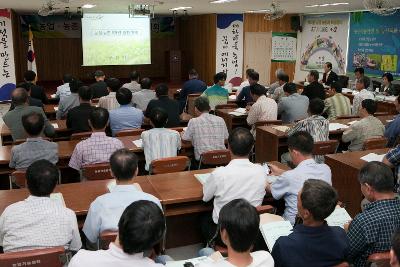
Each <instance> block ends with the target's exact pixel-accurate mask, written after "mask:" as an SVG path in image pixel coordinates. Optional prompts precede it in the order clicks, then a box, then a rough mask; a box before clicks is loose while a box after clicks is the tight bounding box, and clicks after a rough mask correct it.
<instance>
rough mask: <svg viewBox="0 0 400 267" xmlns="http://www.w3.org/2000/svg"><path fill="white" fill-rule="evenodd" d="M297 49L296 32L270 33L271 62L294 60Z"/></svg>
mask: <svg viewBox="0 0 400 267" xmlns="http://www.w3.org/2000/svg"><path fill="white" fill-rule="evenodd" d="M296 50H297V33H295V32H273V33H272V55H271V60H272V62H295V61H296Z"/></svg>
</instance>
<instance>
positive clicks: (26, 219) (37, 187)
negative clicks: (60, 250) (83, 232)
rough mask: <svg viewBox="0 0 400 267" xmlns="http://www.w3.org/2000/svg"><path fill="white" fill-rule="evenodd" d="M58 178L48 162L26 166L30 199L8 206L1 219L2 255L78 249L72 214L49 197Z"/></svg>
mask: <svg viewBox="0 0 400 267" xmlns="http://www.w3.org/2000/svg"><path fill="white" fill-rule="evenodd" d="M58 178H59V171H58V169H57V167H56V166H55V165H53V164H52V163H50V162H49V161H47V160H38V161H36V162H34V163H32V164H31V165H30V166H29V168H28V169H27V171H26V179H27V184H28V190H29V193H30V195H29V197H28V198H26V199H25V200H23V201H19V202H16V203H14V204H11V205H10V206H8V207H7V208H6V209H5V210H4V212H3V214H2V215H1V216H0V246H2V247H3V250H4V252H15V251H22V250H32V249H39V248H48V247H57V246H63V247H64V248H65V249H66V250H72V251H77V250H79V249H80V248H81V246H82V243H81V237H80V236H79V229H78V222H77V220H76V215H75V213H74V212H73V211H72V210H70V209H68V208H66V207H65V206H64V205H63V204H62V203H61V202H60V201H59V200H56V199H52V198H50V194H51V193H52V192H53V190H54V188H55V187H56V184H57V181H58ZM0 265H1V264H0Z"/></svg>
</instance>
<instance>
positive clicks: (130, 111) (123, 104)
mask: <svg viewBox="0 0 400 267" xmlns="http://www.w3.org/2000/svg"><path fill="white" fill-rule="evenodd" d="M116 99H117V101H118V103H119V105H120V107H118V108H116V109H113V110H111V111H110V128H111V131H112V135H113V136H115V135H116V133H118V132H120V131H122V130H128V129H132V128H137V129H140V127H141V126H142V124H143V117H144V116H143V112H142V111H141V110H140V109H137V108H134V107H132V105H131V101H132V92H131V91H130V90H129V89H127V88H120V89H119V90H118V91H117V93H116Z"/></svg>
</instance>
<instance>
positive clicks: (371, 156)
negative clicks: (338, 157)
mask: <svg viewBox="0 0 400 267" xmlns="http://www.w3.org/2000/svg"><path fill="white" fill-rule="evenodd" d="M384 157H385V154H382V155H378V154H376V153H369V154H367V155H365V156H364V157H361V158H360V159H362V160H364V161H366V162H371V161H379V162H382V160H383V158H384Z"/></svg>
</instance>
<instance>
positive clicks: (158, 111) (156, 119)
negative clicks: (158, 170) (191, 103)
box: [141, 108, 182, 171]
mask: <svg viewBox="0 0 400 267" xmlns="http://www.w3.org/2000/svg"><path fill="white" fill-rule="evenodd" d="M167 121H168V113H167V112H166V111H165V110H164V109H162V108H153V109H152V111H151V113H150V123H151V125H152V126H153V127H154V128H153V129H151V130H148V131H144V132H143V133H142V135H141V138H142V144H143V151H144V156H145V158H146V166H145V169H146V171H148V170H149V169H150V164H151V162H152V161H153V160H156V159H162V158H168V157H176V156H177V154H178V150H179V149H181V143H182V141H181V136H180V135H179V133H178V132H177V131H174V130H170V129H166V128H165V125H166V124H167Z"/></svg>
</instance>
